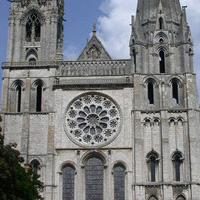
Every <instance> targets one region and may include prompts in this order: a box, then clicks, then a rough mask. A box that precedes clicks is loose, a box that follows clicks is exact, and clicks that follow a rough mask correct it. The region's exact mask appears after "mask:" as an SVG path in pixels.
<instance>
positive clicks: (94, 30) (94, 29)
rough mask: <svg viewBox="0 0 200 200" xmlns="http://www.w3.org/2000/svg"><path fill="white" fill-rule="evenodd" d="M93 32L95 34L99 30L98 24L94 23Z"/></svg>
mask: <svg viewBox="0 0 200 200" xmlns="http://www.w3.org/2000/svg"><path fill="white" fill-rule="evenodd" d="M92 32H93V34H96V32H97V31H96V24H93V31H92Z"/></svg>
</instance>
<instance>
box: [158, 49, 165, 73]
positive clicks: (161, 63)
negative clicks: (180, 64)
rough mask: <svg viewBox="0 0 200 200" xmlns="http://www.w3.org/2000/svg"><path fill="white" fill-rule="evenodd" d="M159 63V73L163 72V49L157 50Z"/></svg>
mask: <svg viewBox="0 0 200 200" xmlns="http://www.w3.org/2000/svg"><path fill="white" fill-rule="evenodd" d="M159 65H160V73H165V52H164V51H163V50H160V52H159Z"/></svg>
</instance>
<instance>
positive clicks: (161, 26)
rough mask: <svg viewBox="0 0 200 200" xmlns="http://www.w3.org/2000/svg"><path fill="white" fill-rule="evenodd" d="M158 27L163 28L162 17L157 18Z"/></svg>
mask: <svg viewBox="0 0 200 200" xmlns="http://www.w3.org/2000/svg"><path fill="white" fill-rule="evenodd" d="M159 29H161V30H162V29H164V22H163V18H162V17H160V18H159Z"/></svg>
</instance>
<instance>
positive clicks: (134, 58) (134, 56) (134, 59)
mask: <svg viewBox="0 0 200 200" xmlns="http://www.w3.org/2000/svg"><path fill="white" fill-rule="evenodd" d="M132 52H133V62H134V65H135V67H136V52H135V49H133V51H132Z"/></svg>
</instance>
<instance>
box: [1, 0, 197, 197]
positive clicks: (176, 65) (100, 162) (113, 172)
mask: <svg viewBox="0 0 200 200" xmlns="http://www.w3.org/2000/svg"><path fill="white" fill-rule="evenodd" d="M63 14H64V0H20V1H17V0H16V1H15V0H13V2H12V3H11V8H10V17H9V33H8V47H7V60H6V62H4V63H2V69H3V74H2V76H3V77H2V95H1V115H2V119H3V133H4V134H5V140H6V142H16V143H17V145H18V149H19V150H20V152H21V155H22V156H23V157H24V159H25V163H26V164H29V165H30V166H31V167H32V168H33V170H34V171H35V172H37V173H38V174H40V176H41V180H42V181H43V182H44V185H45V190H44V194H43V196H44V198H45V200H199V199H200V134H199V127H200V126H199V118H200V115H199V104H198V94H197V86H196V76H195V73H194V69H193V55H194V52H193V41H192V36H191V33H190V28H189V26H188V23H187V19H186V11H185V7H181V5H180V2H179V0H176V1H174V0H149V1H147V0H138V6H137V12H136V16H135V17H132V26H131V28H132V33H131V36H130V43H129V44H127V45H129V47H130V58H129V59H124V60H116V59H115V60H114V59H112V58H111V56H110V55H109V53H108V52H107V51H106V49H105V48H104V47H103V45H102V43H101V41H100V40H99V39H98V37H97V35H96V28H95V26H94V28H93V35H92V37H91V39H90V40H89V41H88V43H87V45H86V47H85V48H84V49H83V51H82V53H81V55H80V56H79V57H78V58H77V60H76V61H64V60H63V56H62V45H63V25H62V21H63ZM128 22H129V19H127V24H128Z"/></svg>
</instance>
